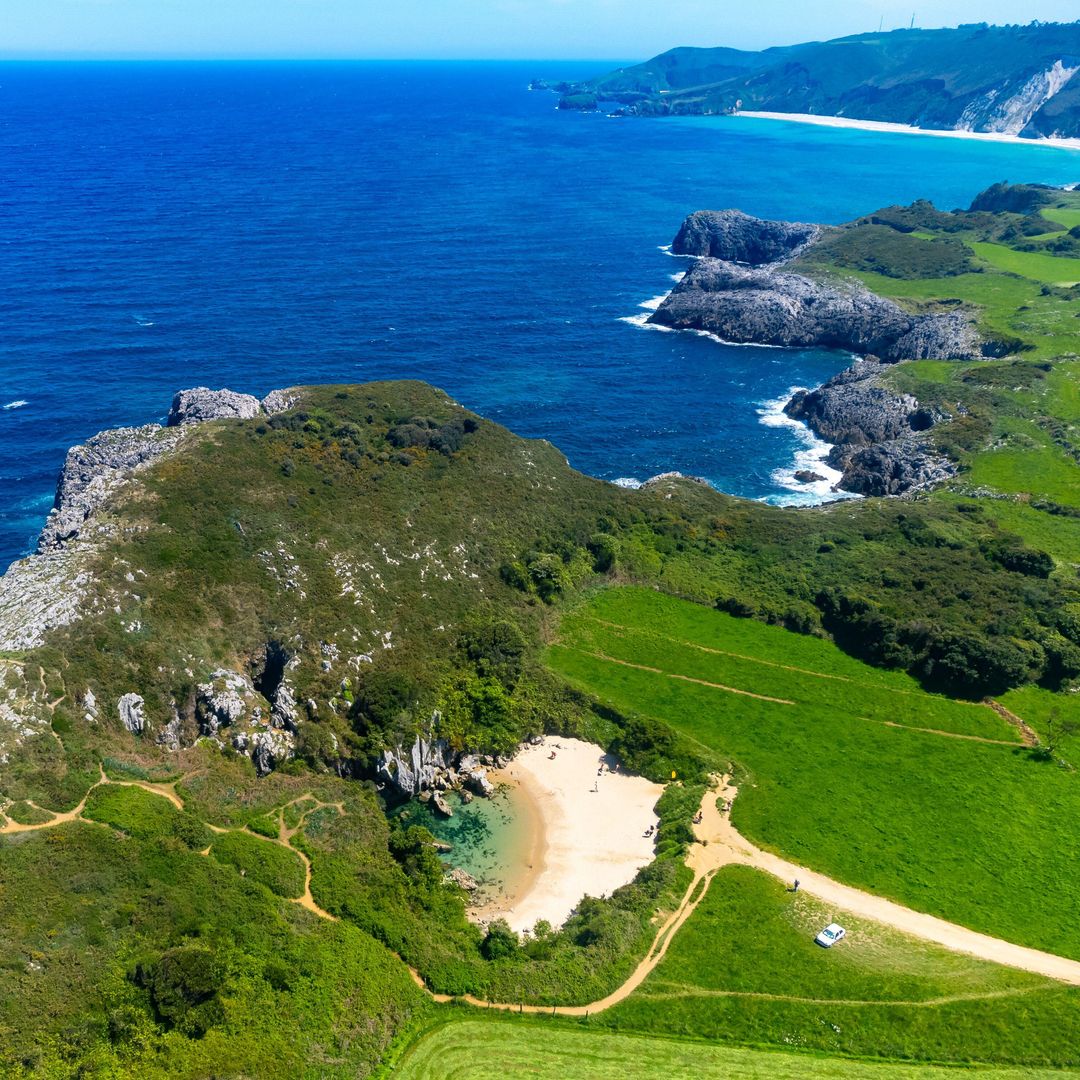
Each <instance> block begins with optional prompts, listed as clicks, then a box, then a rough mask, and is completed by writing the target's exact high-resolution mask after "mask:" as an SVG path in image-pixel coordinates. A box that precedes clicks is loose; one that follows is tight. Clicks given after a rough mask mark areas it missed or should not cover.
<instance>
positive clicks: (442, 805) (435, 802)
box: [431, 791, 454, 817]
mask: <svg viewBox="0 0 1080 1080" xmlns="http://www.w3.org/2000/svg"><path fill="white" fill-rule="evenodd" d="M431 805H432V806H434V807H435V809H436V810H437V811H438V813H440V814H442V816H443V817H453V816H454V811H453V810H451V809H450V804H449V803H448V802H447V801H446V800H445V799H444V798H443V797H442V794H441V792H438V791H436V792H434V794H432V796H431Z"/></svg>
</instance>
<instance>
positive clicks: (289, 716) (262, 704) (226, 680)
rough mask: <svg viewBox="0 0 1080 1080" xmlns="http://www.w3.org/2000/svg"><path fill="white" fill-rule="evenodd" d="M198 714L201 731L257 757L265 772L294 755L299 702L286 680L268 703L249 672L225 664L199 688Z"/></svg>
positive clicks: (250, 755) (258, 764) (261, 771)
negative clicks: (244, 673) (297, 705)
mask: <svg viewBox="0 0 1080 1080" xmlns="http://www.w3.org/2000/svg"><path fill="white" fill-rule="evenodd" d="M283 690H284V693H282V691H283ZM279 705H280V708H279ZM267 714H268V715H267ZM195 717H196V720H197V721H198V725H199V732H200V734H202V735H204V736H207V737H209V738H213V739H216V740H217V741H218V742H223V741H225V740H227V741H228V742H229V744H230V745H231V746H232V748H233V749H234V750H236V751H237V752H238V753H241V754H247V755H248V756H249V757H250V758H251V760H252V761H253V762H254V764H255V769H256V771H257V772H258V773H259V774H260V775H264V774H265V773H268V772H269V771H270V770H271V769H273V768H275V767H276V766H277V765H280V764H281V762H283V761H286V760H287V759H288V758H290V757H292V754H293V747H294V743H295V740H294V738H293V735H294V734H295V733H296V730H297V727H296V725H297V715H296V704H295V702H294V701H293V698H292V693H291V691H290V690H289V688H288V686H287V685H286V684H285V683H284V682H281V683H280V684H279V685H278V687H277V690H276V693H275V696H274V701H273V702H268V701H267V700H266V698H265V697H263V696H262V695H261V694H260V693H259V692H258V691H257V690H256V689H255V685H254V683H253V682H252V680H251V679H250V678H249V677H248V676H247V675H243V674H241V673H240V672H238V671H230V670H228V669H227V668H219V669H218V670H217V671H214V672H212V673H211V675H210V678H209V680H208V681H207V682H204V683H200V684H199V686H198V687H197V688H196V691H195ZM225 728H228V731H224V730H223V729H225Z"/></svg>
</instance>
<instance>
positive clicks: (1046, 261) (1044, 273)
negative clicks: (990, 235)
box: [968, 241, 1080, 285]
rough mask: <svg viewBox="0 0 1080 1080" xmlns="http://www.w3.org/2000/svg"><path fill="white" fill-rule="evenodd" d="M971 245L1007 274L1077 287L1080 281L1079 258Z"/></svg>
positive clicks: (994, 246)
mask: <svg viewBox="0 0 1080 1080" xmlns="http://www.w3.org/2000/svg"><path fill="white" fill-rule="evenodd" d="M968 246H969V247H970V248H971V249H972V250H973V251H974V252H975V253H976V254H977V255H978V256H979V258H980V259H985V260H986V261H987V262H988V263H989V264H990V265H991V266H993V267H995V268H996V269H998V270H1004V271H1005V272H1006V273H1008V274H1019V275H1020V277H1026V278H1031V280H1032V281H1039V282H1043V283H1045V284H1047V285H1075V284H1076V283H1077V282H1078V281H1080V259H1072V258H1069V257H1067V256H1061V255H1045V254H1043V253H1042V252H1041V251H1016V250H1014V249H1013V248H1010V247H1006V246H1005V245H1004V244H987V243H979V242H977V241H976V242H972V243H970V244H969V245H968Z"/></svg>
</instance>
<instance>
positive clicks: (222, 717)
mask: <svg viewBox="0 0 1080 1080" xmlns="http://www.w3.org/2000/svg"><path fill="white" fill-rule="evenodd" d="M195 716H196V718H197V719H198V721H199V731H200V732H201V733H202V734H203V735H210V736H214V735H217V733H218V731H219V730H220V729H221V728H222V727H233V726H236V725H238V724H243V723H246V722H248V721H250V720H258V719H260V718H261V716H262V706H261V704H260V700H259V695H258V694H257V693H256V691H255V687H254V686H253V685H252V682H251V680H250V679H249V678H248V677H247V676H246V675H241V674H240V673H239V672H236V671H229V670H227V669H225V668H219V669H218V670H217V671H214V672H212V673H211V675H210V678H209V680H208V681H207V682H204V683H200V684H199V686H198V687H197V689H196V691H195Z"/></svg>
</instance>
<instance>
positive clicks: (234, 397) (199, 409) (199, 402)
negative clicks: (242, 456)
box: [166, 386, 262, 427]
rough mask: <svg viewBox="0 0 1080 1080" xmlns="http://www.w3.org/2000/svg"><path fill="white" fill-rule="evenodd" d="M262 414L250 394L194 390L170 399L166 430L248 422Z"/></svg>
mask: <svg viewBox="0 0 1080 1080" xmlns="http://www.w3.org/2000/svg"><path fill="white" fill-rule="evenodd" d="M260 412H262V404H261V402H260V401H259V399H258V398H257V397H253V396H252V395H251V394H238V393H237V392H236V391H235V390H211V389H210V388H209V387H206V386H196V387H194V388H193V389H191V390H181V391H179V392H178V393H177V395H176V396H175V397H174V398H173V401H172V408H171V409H169V419H168V420H167V421H166V423H167V425H168V426H169V427H179V426H181V425H182V424H201V423H203V422H204V421H206V420H223V419H229V418H233V419H239V420H250V419H251V418H252V417H254V416H258V415H259V413H260Z"/></svg>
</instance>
